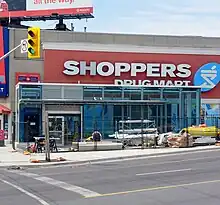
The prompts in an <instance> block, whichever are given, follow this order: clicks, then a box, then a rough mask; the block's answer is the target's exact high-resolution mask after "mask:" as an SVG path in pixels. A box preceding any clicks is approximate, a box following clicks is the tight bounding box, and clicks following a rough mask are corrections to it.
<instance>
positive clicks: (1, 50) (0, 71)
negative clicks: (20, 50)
mask: <svg viewBox="0 0 220 205" xmlns="http://www.w3.org/2000/svg"><path fill="white" fill-rule="evenodd" d="M0 45H3V46H0V56H3V55H4V54H6V53H8V52H9V30H8V29H7V28H5V27H1V26H0ZM8 95H9V57H7V58H5V59H4V60H1V61H0V97H8Z"/></svg>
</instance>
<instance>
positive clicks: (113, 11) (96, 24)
mask: <svg viewBox="0 0 220 205" xmlns="http://www.w3.org/2000/svg"><path fill="white" fill-rule="evenodd" d="M92 2H93V6H94V16H95V18H94V19H89V20H88V22H86V21H85V20H69V21H66V22H65V23H66V24H67V26H68V27H69V28H70V24H71V23H74V27H75V31H83V29H84V26H85V25H86V26H87V31H88V32H103V33H132V34H156V35H181V36H182V35H187V36H188V35H190V36H191V35H195V36H212V37H213V36H214V37H215V36H217V37H219V36H220V0H182V1H180V0H93V1H92ZM56 23H57V22H54V21H48V22H46V23H34V25H33V23H32V26H35V25H37V26H38V25H39V26H41V27H42V28H54V27H55V24H56ZM26 25H27V24H26ZM28 25H29V24H28Z"/></svg>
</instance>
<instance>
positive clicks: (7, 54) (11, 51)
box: [0, 43, 21, 61]
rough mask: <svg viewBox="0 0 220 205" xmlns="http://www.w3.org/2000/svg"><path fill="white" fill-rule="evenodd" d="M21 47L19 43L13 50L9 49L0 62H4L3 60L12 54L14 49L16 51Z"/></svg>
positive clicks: (0, 58)
mask: <svg viewBox="0 0 220 205" xmlns="http://www.w3.org/2000/svg"><path fill="white" fill-rule="evenodd" d="M20 46H21V43H20V44H19V45H18V46H16V47H15V48H13V49H11V50H10V51H9V52H8V53H6V54H5V55H3V56H2V57H0V61H2V60H4V59H5V58H7V57H8V56H9V55H10V54H11V53H13V52H14V51H15V50H16V49H18V48H19V47H20Z"/></svg>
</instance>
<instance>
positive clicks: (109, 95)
mask: <svg viewBox="0 0 220 205" xmlns="http://www.w3.org/2000/svg"><path fill="white" fill-rule="evenodd" d="M104 100H122V89H120V88H118V87H106V88H104Z"/></svg>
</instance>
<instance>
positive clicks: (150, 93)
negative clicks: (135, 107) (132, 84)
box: [143, 88, 160, 100]
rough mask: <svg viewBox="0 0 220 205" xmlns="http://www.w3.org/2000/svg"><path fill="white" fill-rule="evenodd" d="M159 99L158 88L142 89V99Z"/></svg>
mask: <svg viewBox="0 0 220 205" xmlns="http://www.w3.org/2000/svg"><path fill="white" fill-rule="evenodd" d="M152 99H157V100H158V99H160V90H159V89H158V88H156V89H154V90H153V89H144V93H143V100H152Z"/></svg>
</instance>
